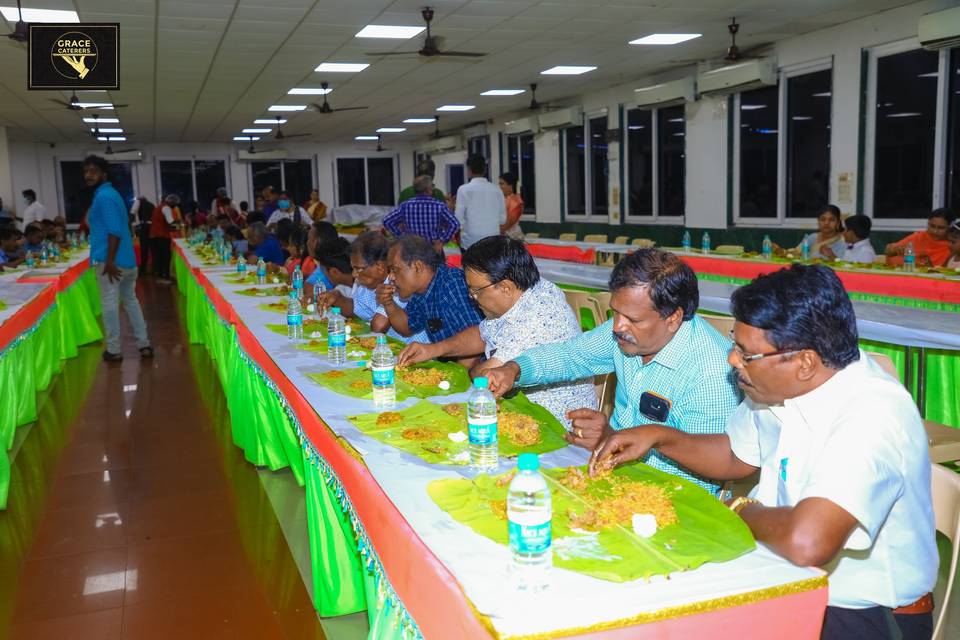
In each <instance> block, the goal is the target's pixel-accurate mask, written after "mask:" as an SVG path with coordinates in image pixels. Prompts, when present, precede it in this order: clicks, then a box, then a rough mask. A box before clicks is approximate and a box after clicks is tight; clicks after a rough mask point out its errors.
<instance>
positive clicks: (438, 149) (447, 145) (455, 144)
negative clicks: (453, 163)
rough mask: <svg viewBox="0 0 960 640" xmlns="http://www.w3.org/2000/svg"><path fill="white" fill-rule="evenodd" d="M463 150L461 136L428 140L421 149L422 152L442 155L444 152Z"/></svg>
mask: <svg viewBox="0 0 960 640" xmlns="http://www.w3.org/2000/svg"><path fill="white" fill-rule="evenodd" d="M462 148H463V137H462V136H443V137H442V138H434V139H433V140H428V141H427V142H425V143H424V144H423V146H422V147H421V150H422V151H426V152H427V153H442V152H444V151H456V150H458V149H462Z"/></svg>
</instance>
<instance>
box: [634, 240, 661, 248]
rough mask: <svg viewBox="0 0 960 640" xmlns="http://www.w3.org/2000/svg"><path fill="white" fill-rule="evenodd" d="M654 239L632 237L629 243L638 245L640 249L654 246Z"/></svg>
mask: <svg viewBox="0 0 960 640" xmlns="http://www.w3.org/2000/svg"><path fill="white" fill-rule="evenodd" d="M656 244H657V243H656V241H655V240H651V239H650V238H634V239H633V240H632V241H631V242H630V245H631V246H633V247H640V248H641V249H652V248H653V247H655V246H656Z"/></svg>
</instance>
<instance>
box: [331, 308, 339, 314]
mask: <svg viewBox="0 0 960 640" xmlns="http://www.w3.org/2000/svg"><path fill="white" fill-rule="evenodd" d="M330 313H340V307H330Z"/></svg>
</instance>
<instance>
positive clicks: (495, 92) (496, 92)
mask: <svg viewBox="0 0 960 640" xmlns="http://www.w3.org/2000/svg"><path fill="white" fill-rule="evenodd" d="M524 91H526V89H489V90H487V91H484V92H483V93H481V94H480V95H482V96H516V95H520V94H521V93H523V92H524Z"/></svg>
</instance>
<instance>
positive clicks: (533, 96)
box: [527, 82, 543, 111]
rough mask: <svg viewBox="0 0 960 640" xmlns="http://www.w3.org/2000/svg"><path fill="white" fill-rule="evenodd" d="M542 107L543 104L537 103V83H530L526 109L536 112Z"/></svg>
mask: <svg viewBox="0 0 960 640" xmlns="http://www.w3.org/2000/svg"><path fill="white" fill-rule="evenodd" d="M542 106H543V104H542V103H541V102H539V101H537V83H536V82H531V83H530V106H529V107H527V108H528V109H530V111H536V110H537V109H539V108H540V107H542Z"/></svg>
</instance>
